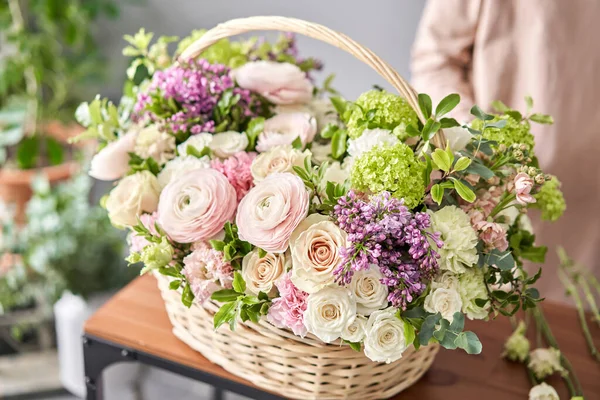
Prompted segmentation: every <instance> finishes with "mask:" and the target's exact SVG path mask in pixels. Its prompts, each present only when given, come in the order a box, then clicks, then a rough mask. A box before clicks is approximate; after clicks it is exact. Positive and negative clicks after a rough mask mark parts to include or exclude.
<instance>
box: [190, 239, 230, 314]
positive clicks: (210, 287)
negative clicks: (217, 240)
mask: <svg viewBox="0 0 600 400" xmlns="http://www.w3.org/2000/svg"><path fill="white" fill-rule="evenodd" d="M192 249H193V251H192V252H191V253H190V254H189V255H187V256H186V257H185V258H184V259H183V266H184V268H183V274H184V275H185V277H186V278H187V280H188V282H189V284H190V287H191V289H192V292H193V293H194V296H195V297H196V301H197V302H198V303H200V304H202V303H204V302H205V301H206V300H207V299H208V298H209V297H210V295H211V294H213V292H215V291H217V290H220V289H222V288H227V289H229V288H231V283H232V282H233V268H232V267H231V264H229V263H228V262H225V261H224V260H223V254H222V253H221V252H220V251H217V250H215V249H213V248H212V247H210V246H209V245H208V244H206V243H204V242H199V243H194V245H193V246H192Z"/></svg>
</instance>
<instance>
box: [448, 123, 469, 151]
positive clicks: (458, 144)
mask: <svg viewBox="0 0 600 400" xmlns="http://www.w3.org/2000/svg"><path fill="white" fill-rule="evenodd" d="M444 135H446V140H447V141H448V145H450V148H451V149H452V151H454V152H459V151H461V150H464V149H465V147H466V146H467V144H469V142H470V141H471V139H472V138H473V135H471V132H469V131H468V130H467V129H465V128H463V127H460V126H455V127H452V128H446V129H444Z"/></svg>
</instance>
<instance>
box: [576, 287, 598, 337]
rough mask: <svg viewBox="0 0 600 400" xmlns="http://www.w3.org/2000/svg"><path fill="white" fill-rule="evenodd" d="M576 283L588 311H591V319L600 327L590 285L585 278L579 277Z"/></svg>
mask: <svg viewBox="0 0 600 400" xmlns="http://www.w3.org/2000/svg"><path fill="white" fill-rule="evenodd" d="M576 282H577V283H579V285H580V286H581V289H582V290H583V293H584V295H585V298H586V300H587V303H588V305H589V306H590V310H591V311H592V316H593V319H594V320H595V321H596V323H597V324H598V326H600V311H598V306H597V305H596V300H595V299H594V294H593V293H592V290H591V289H590V285H589V283H588V281H587V279H586V277H582V276H581V275H580V276H579V277H578V278H577V280H576Z"/></svg>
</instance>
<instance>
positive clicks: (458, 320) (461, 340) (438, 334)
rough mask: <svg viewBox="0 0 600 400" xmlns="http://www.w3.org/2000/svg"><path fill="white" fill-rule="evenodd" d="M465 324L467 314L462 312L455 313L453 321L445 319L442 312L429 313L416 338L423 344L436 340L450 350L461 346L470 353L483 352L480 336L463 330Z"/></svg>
mask: <svg viewBox="0 0 600 400" xmlns="http://www.w3.org/2000/svg"><path fill="white" fill-rule="evenodd" d="M464 326H465V316H464V314H462V313H461V312H456V313H454V316H453V318H452V322H449V321H448V320H446V319H443V318H442V315H441V314H440V313H437V314H429V315H427V316H425V318H424V320H423V322H422V325H421V326H420V328H419V333H418V336H415V340H418V342H419V345H421V346H426V345H427V344H428V343H429V342H430V341H431V340H435V341H437V342H439V343H440V345H442V347H444V348H446V349H449V350H454V349H456V348H459V349H463V350H464V351H466V352H467V353H468V354H479V353H481V349H482V346H481V342H480V341H479V338H478V337H477V335H476V334H475V333H473V332H470V331H468V332H463V329H464ZM405 335H406V333H405ZM410 337H412V335H411V336H410Z"/></svg>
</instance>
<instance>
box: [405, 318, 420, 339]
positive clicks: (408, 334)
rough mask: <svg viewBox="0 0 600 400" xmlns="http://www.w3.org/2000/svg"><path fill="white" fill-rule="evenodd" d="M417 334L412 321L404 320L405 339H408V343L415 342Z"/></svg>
mask: <svg viewBox="0 0 600 400" xmlns="http://www.w3.org/2000/svg"><path fill="white" fill-rule="evenodd" d="M416 336H417V334H416V332H415V327H414V326H412V324H411V323H410V322H408V321H404V339H405V340H406V344H409V343H413V342H414V341H415V338H416Z"/></svg>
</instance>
